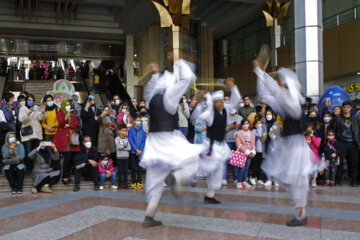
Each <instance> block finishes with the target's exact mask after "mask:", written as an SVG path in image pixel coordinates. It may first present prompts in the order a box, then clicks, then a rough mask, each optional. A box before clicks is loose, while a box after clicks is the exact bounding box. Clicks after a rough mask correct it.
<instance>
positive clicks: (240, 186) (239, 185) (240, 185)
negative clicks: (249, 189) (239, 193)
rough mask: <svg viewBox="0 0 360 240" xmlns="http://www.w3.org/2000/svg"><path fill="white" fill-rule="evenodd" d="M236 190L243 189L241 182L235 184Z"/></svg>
mask: <svg viewBox="0 0 360 240" xmlns="http://www.w3.org/2000/svg"><path fill="white" fill-rule="evenodd" d="M236 188H237V189H239V190H242V189H243V188H244V187H243V185H242V183H241V182H238V183H237V184H236Z"/></svg>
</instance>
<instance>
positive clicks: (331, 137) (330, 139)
mask: <svg viewBox="0 0 360 240" xmlns="http://www.w3.org/2000/svg"><path fill="white" fill-rule="evenodd" d="M327 139H328V140H329V141H332V140H334V139H335V137H333V136H328V137H327Z"/></svg>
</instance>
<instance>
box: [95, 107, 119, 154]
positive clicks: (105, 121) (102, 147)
mask: <svg viewBox="0 0 360 240" xmlns="http://www.w3.org/2000/svg"><path fill="white" fill-rule="evenodd" d="M115 118H116V117H115V115H114V114H113V113H112V111H111V109H110V107H109V106H105V107H104V110H103V112H102V113H101V115H100V116H99V117H98V120H97V121H98V123H99V141H98V149H99V152H101V153H105V152H106V151H109V153H111V154H114V155H115V151H116V150H115V141H114V138H115ZM113 159H115V158H113Z"/></svg>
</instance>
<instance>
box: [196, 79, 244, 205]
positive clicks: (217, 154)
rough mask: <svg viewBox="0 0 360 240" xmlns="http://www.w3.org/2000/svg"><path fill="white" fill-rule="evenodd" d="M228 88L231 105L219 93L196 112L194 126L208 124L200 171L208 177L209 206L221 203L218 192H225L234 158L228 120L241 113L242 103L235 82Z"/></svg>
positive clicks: (212, 95) (206, 197) (229, 82)
mask: <svg viewBox="0 0 360 240" xmlns="http://www.w3.org/2000/svg"><path fill="white" fill-rule="evenodd" d="M226 85H227V86H228V87H229V88H230V90H231V97H230V101H229V102H228V103H224V92H223V91H222V90H219V91H216V92H214V93H212V94H211V95H210V94H209V93H208V94H207V95H206V98H207V101H206V104H205V103H202V104H200V105H199V107H197V108H196V109H195V111H194V112H193V115H192V117H191V120H190V121H191V122H194V121H195V120H196V119H201V120H205V121H206V124H207V138H206V140H205V141H204V144H205V146H206V150H205V152H203V154H202V155H201V160H200V171H203V172H205V173H206V174H207V185H208V192H207V193H206V196H205V198H204V202H205V203H206V204H219V203H221V202H220V201H218V200H217V199H215V191H216V190H218V189H220V188H221V182H222V179H223V174H224V167H225V161H226V160H227V159H229V158H230V155H231V150H230V148H229V147H228V145H227V144H226V142H225V133H226V121H227V120H226V119H227V117H228V113H230V111H231V109H234V108H235V109H237V108H238V107H239V104H240V101H241V95H240V92H239V89H238V88H237V86H236V85H235V82H234V79H233V78H227V79H226Z"/></svg>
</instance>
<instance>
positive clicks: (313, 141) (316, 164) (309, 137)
mask: <svg viewBox="0 0 360 240" xmlns="http://www.w3.org/2000/svg"><path fill="white" fill-rule="evenodd" d="M305 139H306V142H307V143H308V144H309V147H310V148H311V151H312V152H313V155H314V156H313V157H312V161H313V175H312V177H313V178H312V182H311V186H312V187H313V188H316V177H317V174H318V172H319V171H321V166H320V159H319V153H318V148H319V147H320V144H321V138H319V137H316V136H314V126H313V125H312V124H310V125H308V126H307V127H306V131H305Z"/></svg>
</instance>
